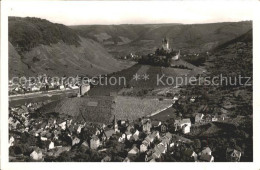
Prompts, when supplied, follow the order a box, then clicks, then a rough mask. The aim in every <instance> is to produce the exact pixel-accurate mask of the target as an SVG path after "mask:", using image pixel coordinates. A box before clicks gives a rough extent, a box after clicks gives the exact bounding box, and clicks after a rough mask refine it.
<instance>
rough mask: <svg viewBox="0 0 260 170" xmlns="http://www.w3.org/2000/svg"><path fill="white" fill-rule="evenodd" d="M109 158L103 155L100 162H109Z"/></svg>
mask: <svg viewBox="0 0 260 170" xmlns="http://www.w3.org/2000/svg"><path fill="white" fill-rule="evenodd" d="M110 161H111V158H110V157H109V156H106V157H104V158H103V159H102V160H101V162H110Z"/></svg>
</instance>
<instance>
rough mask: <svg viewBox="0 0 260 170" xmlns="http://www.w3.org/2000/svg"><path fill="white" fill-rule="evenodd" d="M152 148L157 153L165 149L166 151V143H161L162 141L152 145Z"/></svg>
mask: <svg viewBox="0 0 260 170" xmlns="http://www.w3.org/2000/svg"><path fill="white" fill-rule="evenodd" d="M154 150H155V152H158V153H160V154H162V153H166V151H167V145H166V144H163V143H159V144H158V145H156V146H155V147H154Z"/></svg>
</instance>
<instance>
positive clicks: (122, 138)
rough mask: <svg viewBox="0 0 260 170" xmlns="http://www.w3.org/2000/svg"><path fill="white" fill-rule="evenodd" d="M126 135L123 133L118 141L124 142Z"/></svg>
mask: <svg viewBox="0 0 260 170" xmlns="http://www.w3.org/2000/svg"><path fill="white" fill-rule="evenodd" d="M125 138H126V135H125V134H124V133H123V134H122V136H121V137H119V139H118V142H124V141H125Z"/></svg>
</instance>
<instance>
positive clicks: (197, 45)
mask: <svg viewBox="0 0 260 170" xmlns="http://www.w3.org/2000/svg"><path fill="white" fill-rule="evenodd" d="M71 28H72V29H74V30H76V31H77V32H79V34H80V35H82V36H84V37H89V38H92V39H94V40H96V41H98V42H100V43H103V44H104V45H105V47H106V48H107V49H108V50H109V51H110V53H111V54H113V55H115V56H117V55H118V56H122V55H126V54H129V53H130V52H134V53H139V54H146V53H148V52H153V51H154V50H155V49H156V48H157V47H160V45H161V40H162V38H164V37H167V38H168V39H169V41H170V46H171V48H173V49H182V50H189V51H191V52H192V51H207V50H211V49H213V48H215V47H217V46H218V45H219V44H222V43H224V42H227V41H229V40H232V39H234V38H236V37H238V36H240V35H241V34H244V33H246V32H247V31H249V30H250V29H252V22H250V21H245V22H234V23H232V22H227V23H212V24H191V25H182V24H147V25H112V26H111V25H109V26H106V25H95V26H73V27H71ZM122 36H123V37H124V39H123V38H122ZM125 39H127V40H128V41H124V40H125Z"/></svg>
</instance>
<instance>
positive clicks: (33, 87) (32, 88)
mask: <svg viewBox="0 0 260 170" xmlns="http://www.w3.org/2000/svg"><path fill="white" fill-rule="evenodd" d="M31 91H32V92H35V91H40V87H38V86H36V85H33V86H32V87H31Z"/></svg>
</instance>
